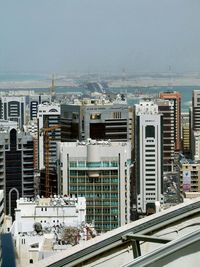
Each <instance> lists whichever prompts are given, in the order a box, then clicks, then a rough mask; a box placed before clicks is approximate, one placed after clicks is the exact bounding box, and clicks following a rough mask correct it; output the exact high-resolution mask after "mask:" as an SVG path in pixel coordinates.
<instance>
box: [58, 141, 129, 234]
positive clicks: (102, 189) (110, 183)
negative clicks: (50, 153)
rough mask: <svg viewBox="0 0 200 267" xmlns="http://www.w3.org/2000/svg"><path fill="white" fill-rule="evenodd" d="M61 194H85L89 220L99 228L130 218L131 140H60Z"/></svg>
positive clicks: (102, 228) (107, 228)
mask: <svg viewBox="0 0 200 267" xmlns="http://www.w3.org/2000/svg"><path fill="white" fill-rule="evenodd" d="M57 148H58V149H57V153H58V156H57V158H58V160H59V163H60V164H59V169H58V179H59V184H60V186H61V194H67V195H75V196H78V197H79V196H85V197H86V207H87V208H86V221H87V223H91V222H94V226H95V229H96V230H98V231H99V232H101V231H108V230H111V229H114V228H117V227H119V226H122V225H125V224H126V223H129V222H130V168H131V144H130V142H110V141H96V140H92V139H88V140H87V141H86V142H84V141H82V142H62V143H61V142H58V143H57Z"/></svg>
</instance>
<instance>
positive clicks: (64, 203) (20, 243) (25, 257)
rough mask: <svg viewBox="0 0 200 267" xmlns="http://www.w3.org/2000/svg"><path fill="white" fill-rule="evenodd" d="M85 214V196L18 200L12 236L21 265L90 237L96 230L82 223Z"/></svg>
mask: <svg viewBox="0 0 200 267" xmlns="http://www.w3.org/2000/svg"><path fill="white" fill-rule="evenodd" d="M85 214H86V202H85V198H84V197H78V198H74V197H61V196H54V197H51V198H40V197H39V196H37V197H36V198H35V199H33V198H32V199H30V198H20V199H18V200H17V208H16V209H15V221H14V223H13V225H12V227H11V233H12V235H13V238H14V240H15V244H16V251H17V254H18V263H19V264H20V266H24V267H25V266H27V265H28V264H29V263H35V262H37V261H38V260H40V259H43V258H46V257H48V256H49V255H52V254H54V253H56V252H58V251H62V250H66V249H68V248H69V247H71V246H72V245H75V244H78V243H80V242H81V241H83V240H85V241H86V240H88V239H90V238H92V237H93V236H92V234H93V235H95V231H94V229H93V227H92V226H91V225H86V224H85Z"/></svg>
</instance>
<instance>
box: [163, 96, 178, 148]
mask: <svg viewBox="0 0 200 267" xmlns="http://www.w3.org/2000/svg"><path fill="white" fill-rule="evenodd" d="M160 98H162V99H168V100H171V101H174V116H175V117H174V122H175V125H174V142H175V150H176V151H177V152H178V151H180V150H181V94H180V93H179V92H163V93H160Z"/></svg>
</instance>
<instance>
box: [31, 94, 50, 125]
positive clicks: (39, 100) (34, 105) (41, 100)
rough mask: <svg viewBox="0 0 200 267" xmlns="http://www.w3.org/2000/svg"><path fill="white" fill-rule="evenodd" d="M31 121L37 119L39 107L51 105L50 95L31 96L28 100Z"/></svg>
mask: <svg viewBox="0 0 200 267" xmlns="http://www.w3.org/2000/svg"><path fill="white" fill-rule="evenodd" d="M28 103H29V104H28V106H29V116H30V120H33V119H34V118H37V112H38V105H40V104H49V103H51V96H50V95H35V94H33V95H30V96H29V99H28Z"/></svg>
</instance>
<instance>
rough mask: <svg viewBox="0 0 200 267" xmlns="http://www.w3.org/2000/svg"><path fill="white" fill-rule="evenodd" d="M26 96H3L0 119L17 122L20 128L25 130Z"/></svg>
mask: <svg viewBox="0 0 200 267" xmlns="http://www.w3.org/2000/svg"><path fill="white" fill-rule="evenodd" d="M25 107H26V101H25V96H1V97H0V119H2V120H9V121H16V122H17V123H18V126H19V128H21V129H22V128H23V125H24V124H25V119H26V118H25V115H26V110H25Z"/></svg>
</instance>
